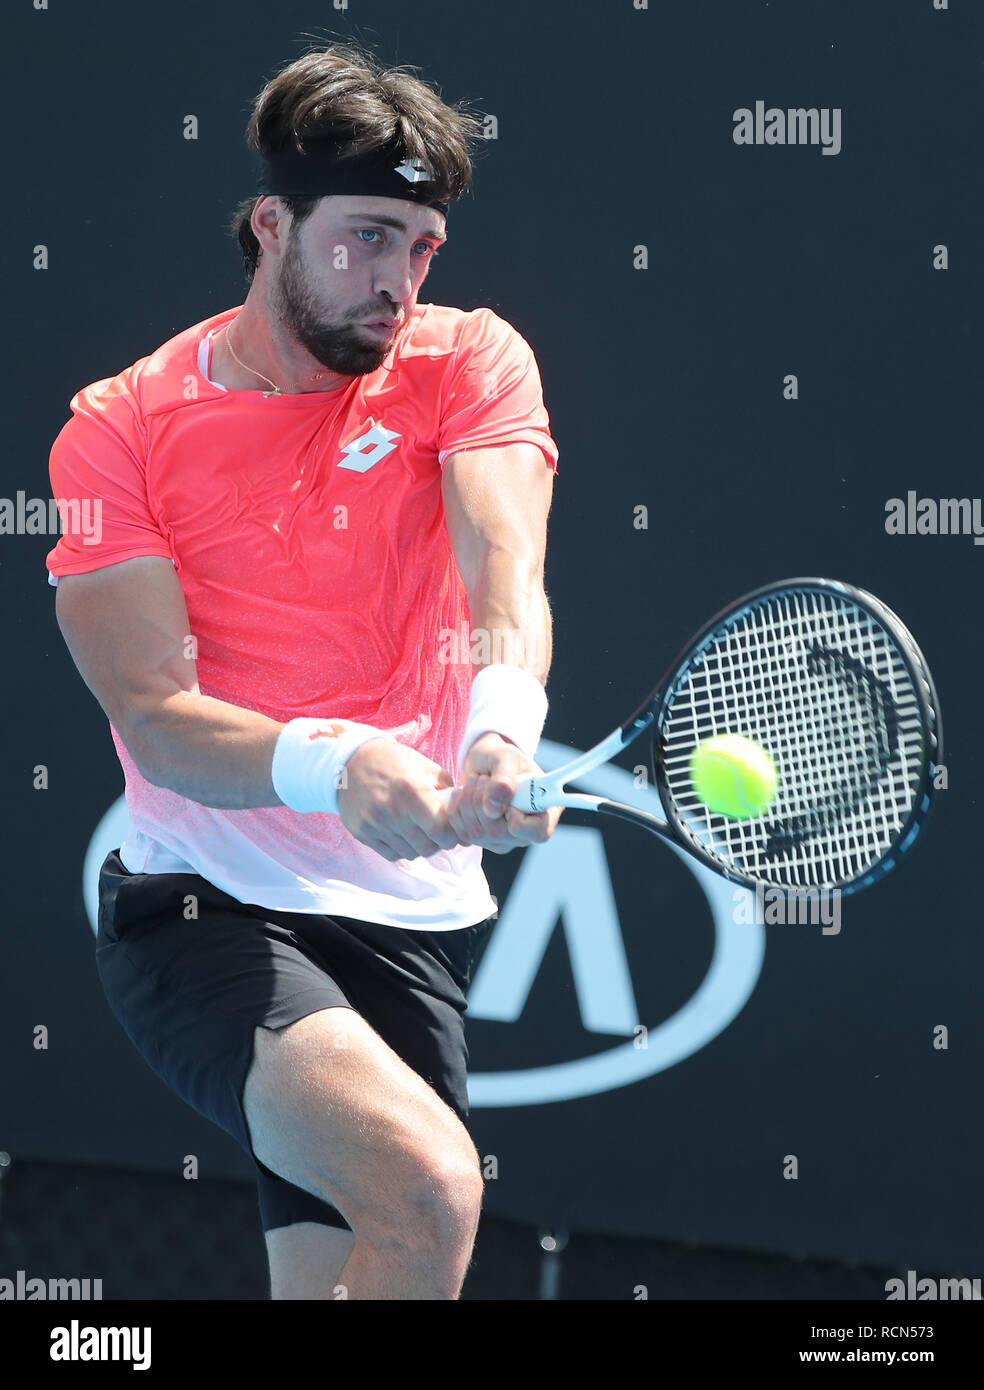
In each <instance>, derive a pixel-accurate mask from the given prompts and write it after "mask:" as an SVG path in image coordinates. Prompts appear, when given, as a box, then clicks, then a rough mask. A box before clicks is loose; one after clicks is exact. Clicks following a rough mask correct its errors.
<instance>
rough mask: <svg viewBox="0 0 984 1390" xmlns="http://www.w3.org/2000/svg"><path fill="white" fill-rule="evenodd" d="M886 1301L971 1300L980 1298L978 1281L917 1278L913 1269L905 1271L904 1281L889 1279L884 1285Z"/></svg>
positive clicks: (979, 1282) (979, 1283)
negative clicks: (902, 1299) (897, 1299)
mask: <svg viewBox="0 0 984 1390" xmlns="http://www.w3.org/2000/svg"><path fill="white" fill-rule="evenodd" d="M885 1297H886V1299H893V1298H906V1299H909V1298H914V1299H925V1298H930V1299H951V1300H953V1299H973V1300H979V1299H980V1297H981V1281H980V1279H931V1278H929V1277H928V1276H925V1277H923V1278H922V1279H919V1278H917V1276H916V1271H915V1270H914V1269H907V1270H906V1272H905V1278H904V1279H897V1278H896V1279H889V1280H887V1281H886V1284H885Z"/></svg>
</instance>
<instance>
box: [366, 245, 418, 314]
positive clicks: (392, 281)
mask: <svg viewBox="0 0 984 1390" xmlns="http://www.w3.org/2000/svg"><path fill="white" fill-rule="evenodd" d="M410 254H411V253H410V251H409V250H407V251H401V250H400V249H399V248H398V247H394V248H393V250H392V251H391V252H390V254H389V255H388V256H386V257H384V258H382V259H380V260H379V261H377V263H376V275H375V279H374V283H373V289H374V290H375V291H376V293H377V294H381V295H386V297H387V298H388V299H390V300H392V302H393V304H394V305H398V304H400V303H401V302H402V301H403V300H404V299H409V298H410V296H411V294H412V293H413V275H412V273H411V264H412V262H411V260H410Z"/></svg>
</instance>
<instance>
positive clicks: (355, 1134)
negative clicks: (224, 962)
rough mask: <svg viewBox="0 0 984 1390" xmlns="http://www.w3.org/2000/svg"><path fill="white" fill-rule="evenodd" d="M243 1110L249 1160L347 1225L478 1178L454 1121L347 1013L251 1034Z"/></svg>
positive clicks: (401, 1216) (375, 1222)
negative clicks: (325, 1205)
mask: <svg viewBox="0 0 984 1390" xmlns="http://www.w3.org/2000/svg"><path fill="white" fill-rule="evenodd" d="M243 1109H244V1112H245V1116H246V1121H247V1124H248V1127H249V1134H250V1141H251V1144H252V1149H253V1153H254V1154H255V1156H256V1158H257V1159H258V1160H259V1161H260V1162H261V1163H262V1164H263V1165H264V1166H265V1167H266V1168H268V1169H270V1170H272V1172H273V1173H274V1174H276V1175H277V1176H278V1177H279V1178H281V1179H282V1180H283V1181H285V1182H286V1183H288V1184H290V1185H291V1186H293V1187H297V1188H301V1189H303V1190H304V1191H306V1192H309V1193H311V1194H315V1195H316V1196H317V1197H318V1198H320V1199H322V1200H324V1201H327V1202H330V1203H331V1205H332V1206H333V1207H335V1208H337V1210H338V1211H339V1212H341V1213H342V1215H343V1216H344V1217H345V1220H346V1221H347V1223H348V1224H349V1225H350V1226H353V1227H358V1225H359V1224H362V1225H363V1226H366V1225H371V1226H373V1227H375V1228H378V1227H380V1226H383V1225H387V1224H389V1223H392V1224H393V1225H394V1226H397V1227H398V1226H400V1225H401V1224H402V1223H403V1221H404V1220H405V1214H406V1208H407V1204H408V1203H413V1202H415V1201H424V1200H426V1199H427V1198H428V1196H429V1192H430V1189H431V1187H432V1186H433V1183H434V1181H435V1180H438V1181H441V1182H449V1183H454V1182H455V1181H456V1180H457V1179H458V1178H460V1179H461V1180H462V1181H463V1182H464V1181H466V1180H467V1178H468V1177H469V1175H471V1174H473V1173H476V1172H477V1171H478V1156H477V1154H476V1152H475V1147H474V1144H473V1143H472V1141H471V1138H470V1136H469V1135H468V1131H467V1130H466V1129H465V1126H464V1124H463V1123H462V1120H461V1118H460V1117H459V1116H458V1115H457V1114H456V1113H455V1111H454V1109H453V1108H452V1107H451V1106H450V1105H449V1104H448V1103H447V1102H446V1101H445V1100H443V1099H442V1098H441V1096H440V1095H438V1093H437V1092H436V1091H435V1090H434V1088H433V1086H432V1085H431V1084H430V1083H429V1082H428V1081H426V1080H425V1079H424V1077H423V1076H421V1075H420V1074H419V1073H418V1072H417V1071H415V1070H414V1068H413V1067H412V1066H410V1065H409V1064H408V1063H407V1062H406V1061H404V1060H403V1058H402V1057H401V1056H399V1055H398V1054H397V1052H396V1051H394V1049H393V1048H392V1047H390V1046H389V1044H388V1043H387V1042H386V1041H385V1040H384V1039H383V1038H382V1037H381V1036H380V1034H379V1033H378V1032H377V1031H376V1030H375V1029H374V1028H373V1027H372V1026H371V1024H370V1023H369V1022H368V1021H367V1020H366V1019H365V1018H364V1017H362V1016H361V1015H360V1014H359V1013H357V1012H356V1011H355V1010H354V1009H324V1010H320V1011H318V1012H317V1013H312V1014H308V1015H306V1016H305V1017H304V1018H302V1019H299V1020H297V1021H296V1022H295V1023H292V1024H290V1025H289V1026H288V1027H286V1028H280V1029H276V1030H271V1029H268V1028H263V1027H260V1028H257V1030H256V1035H255V1039H254V1051H253V1061H252V1065H251V1067H250V1070H249V1074H248V1076H247V1079H246V1085H245V1088H244V1091H243Z"/></svg>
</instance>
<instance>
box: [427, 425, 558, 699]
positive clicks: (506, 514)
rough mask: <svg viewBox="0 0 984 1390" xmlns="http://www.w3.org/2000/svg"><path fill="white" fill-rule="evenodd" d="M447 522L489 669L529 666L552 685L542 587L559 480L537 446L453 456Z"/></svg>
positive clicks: (446, 488) (446, 482) (446, 481)
mask: <svg viewBox="0 0 984 1390" xmlns="http://www.w3.org/2000/svg"><path fill="white" fill-rule="evenodd" d="M442 487H443V497H444V514H445V519H446V522H447V528H448V535H449V536H450V538H451V545H452V548H453V550H454V556H455V560H456V561H457V564H458V569H459V570H460V571H461V577H462V579H463V580H464V584H465V588H466V590H467V592H468V606H469V608H470V610H471V625H472V631H473V633H474V631H475V629H484V630H485V631H486V632H488V634H489V637H488V648H487V650H488V653H489V661H488V662H484V661H476V663H475V669H476V671H477V670H478V669H480V668H481V667H482V666H484V665H486V664H494V663H496V662H506V663H510V664H513V665H516V666H523V667H525V669H526V670H528V671H530V672H532V674H533V675H535V676H536V677H537V679H538V680H539V681H540V682H541V684H544V685H545V684H546V680H547V674H548V672H549V670H550V661H551V654H552V629H551V620H550V608H549V606H548V603H547V596H546V593H545V591H544V587H543V563H544V554H545V551H546V545H547V513H548V512H549V510H550V502H551V497H552V495H553V472H552V470H551V469H550V468H549V467H548V466H547V463H546V461H545V459H544V456H543V452H542V450H540V449H538V448H537V447H536V446H535V445H533V444H510V445H499V446H496V447H494V448H491V449H468V450H466V451H464V452H462V453H458V454H452V455H450V456H449V457H448V459H447V460H446V461H445V464H444V478H443V484H442Z"/></svg>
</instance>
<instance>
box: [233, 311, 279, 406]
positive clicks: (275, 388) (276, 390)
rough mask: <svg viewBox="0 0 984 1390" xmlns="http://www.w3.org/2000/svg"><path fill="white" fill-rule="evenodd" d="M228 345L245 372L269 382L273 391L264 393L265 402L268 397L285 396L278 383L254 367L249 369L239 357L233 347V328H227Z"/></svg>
mask: <svg viewBox="0 0 984 1390" xmlns="http://www.w3.org/2000/svg"><path fill="white" fill-rule="evenodd" d="M226 345H227V346H228V348H229V351H230V352H231V353H232V355H233V357H234V358H235V359H236V361H237V362H238V363H239V365H240V367H242V368H243V370H244V371H246V372H252V373H253V376H259V377H263V380H264V381H267V382H269V383H270V385H271V386H272V387H273V390H272V391H264V392H263V399H264V400H266V398H267V397H268V396H282V395H284V392H283V391H281V389H280V387H279V386H278V385H277V383H276V382H275V381H270V378H269V377H268V376H263V373H262V372H258V371H257V370H256V369H255V368H254V367H247V366H246V363H245V362H244V361H243V359H242V358H241V357H240V356H239V353H238V352H237V351H236V349H235V348H234V347H233V346H232V331H231V328H227V329H226Z"/></svg>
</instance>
